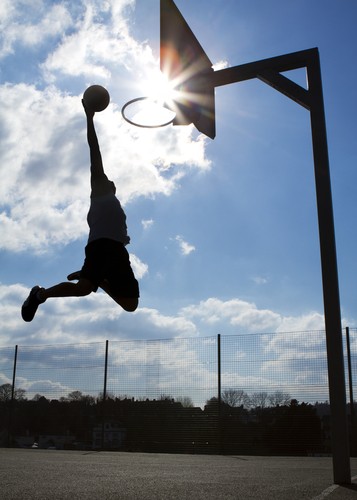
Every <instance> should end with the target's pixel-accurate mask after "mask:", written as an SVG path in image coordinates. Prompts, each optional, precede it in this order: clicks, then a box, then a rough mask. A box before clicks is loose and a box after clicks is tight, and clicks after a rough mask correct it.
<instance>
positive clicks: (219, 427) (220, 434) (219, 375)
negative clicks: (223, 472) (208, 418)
mask: <svg viewBox="0 0 357 500" xmlns="http://www.w3.org/2000/svg"><path fill="white" fill-rule="evenodd" d="M217 372H218V373H217V374H218V378H217V381H218V394H217V396H218V397H217V404H218V413H217V419H218V422H217V423H218V451H219V453H222V421H221V406H222V387H221V334H220V333H219V334H218V335H217Z"/></svg>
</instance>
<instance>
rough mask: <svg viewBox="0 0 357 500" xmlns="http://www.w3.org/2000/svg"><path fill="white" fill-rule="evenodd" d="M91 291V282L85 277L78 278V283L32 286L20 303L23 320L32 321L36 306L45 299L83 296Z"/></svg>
mask: <svg viewBox="0 0 357 500" xmlns="http://www.w3.org/2000/svg"><path fill="white" fill-rule="evenodd" d="M92 291H93V284H92V283H91V282H90V281H89V280H87V279H80V280H79V281H78V283H67V282H64V283H59V284H58V285H54V286H52V287H50V288H40V287H39V286H34V287H33V288H32V290H31V292H30V294H29V296H28V297H27V299H26V300H25V302H24V303H23V305H22V308H21V315H22V318H23V320H24V321H27V322H29V321H32V320H33V318H34V316H35V314H36V311H37V309H38V306H39V305H40V304H43V302H45V301H46V300H47V299H49V298H54V297H84V296H85V295H89V294H90V293H91V292H92Z"/></svg>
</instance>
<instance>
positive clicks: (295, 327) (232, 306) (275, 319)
mask: <svg viewBox="0 0 357 500" xmlns="http://www.w3.org/2000/svg"><path fill="white" fill-rule="evenodd" d="M181 314H183V315H184V316H186V317H189V318H194V319H196V320H197V321H200V322H201V323H203V324H215V325H218V324H219V325H222V324H228V325H231V327H233V328H234V329H235V330H236V332H242V331H246V332H257V333H259V332H266V331H270V332H279V331H285V332H286V331H302V330H304V331H305V330H319V329H323V328H324V317H323V316H322V315H321V314H319V313H316V312H311V313H308V314H304V315H301V316H296V317H289V316H283V315H282V314H279V313H276V312H274V311H271V310H269V309H259V308H258V307H257V306H256V304H254V303H252V302H246V301H244V300H240V299H231V300H227V301H223V300H220V299H218V298H209V299H207V300H204V301H201V302H200V303H199V304H197V305H192V306H188V307H185V308H183V309H182V310H181ZM220 328H221V326H220ZM229 331H231V328H230V329H229Z"/></svg>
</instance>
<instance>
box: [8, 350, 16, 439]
mask: <svg viewBox="0 0 357 500" xmlns="http://www.w3.org/2000/svg"><path fill="white" fill-rule="evenodd" d="M17 351H18V345H15V355H14V366H13V369H12V386H11V400H10V408H9V419H8V431H7V446H8V447H10V445H11V436H12V432H11V429H12V412H13V405H14V399H15V381H16V365H17Z"/></svg>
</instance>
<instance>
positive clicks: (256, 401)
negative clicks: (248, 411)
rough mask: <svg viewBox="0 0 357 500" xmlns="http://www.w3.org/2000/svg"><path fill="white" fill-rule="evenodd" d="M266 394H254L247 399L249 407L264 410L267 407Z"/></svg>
mask: <svg viewBox="0 0 357 500" xmlns="http://www.w3.org/2000/svg"><path fill="white" fill-rule="evenodd" d="M268 402H269V400H268V393H267V392H254V393H253V394H252V395H251V396H250V398H249V405H250V406H251V407H252V408H261V409H263V408H266V407H267V406H268Z"/></svg>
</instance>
